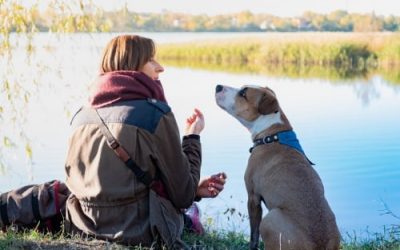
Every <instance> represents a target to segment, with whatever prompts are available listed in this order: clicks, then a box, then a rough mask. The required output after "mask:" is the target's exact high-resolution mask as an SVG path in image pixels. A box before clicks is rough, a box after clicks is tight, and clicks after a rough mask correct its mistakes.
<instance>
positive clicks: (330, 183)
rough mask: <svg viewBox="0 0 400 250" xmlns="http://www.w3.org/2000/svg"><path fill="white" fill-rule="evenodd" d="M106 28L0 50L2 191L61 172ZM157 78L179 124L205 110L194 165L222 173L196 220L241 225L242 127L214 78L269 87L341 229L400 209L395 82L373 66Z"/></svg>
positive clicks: (387, 221) (177, 72)
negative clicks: (28, 51)
mask: <svg viewBox="0 0 400 250" xmlns="http://www.w3.org/2000/svg"><path fill="white" fill-rule="evenodd" d="M153 35H154V36H155V37H157V38H155V40H156V42H160V43H162V42H171V41H178V40H179V39H178V38H179V37H177V36H176V35H175V36H173V35H171V34H167V35H163V34H153ZM112 36H113V34H106V35H105V34H101V35H91V36H82V37H80V36H79V35H73V36H70V37H69V36H64V37H61V40H58V39H57V37H56V36H55V35H52V36H47V35H46V36H45V35H39V36H38V37H36V38H35V39H37V41H36V43H37V44H38V45H39V46H38V47H37V49H36V53H35V54H34V55H33V56H32V57H30V58H27V57H26V55H25V53H24V51H23V48H22V49H18V50H16V51H15V56H14V57H13V60H12V61H5V60H3V58H2V61H0V68H1V69H2V71H1V72H0V76H1V78H2V79H3V80H4V79H7V80H8V81H9V86H6V85H4V86H3V87H2V90H1V94H0V127H1V131H0V139H1V145H2V146H1V148H0V164H1V165H0V192H2V191H7V190H9V189H12V188H16V187H18V186H21V185H26V184H32V183H41V182H45V181H48V180H51V179H61V180H63V179H64V173H63V164H64V158H65V153H66V150H67V149H66V145H67V140H68V136H69V133H70V131H69V120H70V119H71V117H72V115H73V113H74V112H75V111H76V110H77V109H78V108H79V107H80V105H81V104H82V103H83V102H84V101H85V100H86V98H87V91H88V84H89V83H90V82H91V81H92V79H93V78H94V77H95V76H96V72H97V66H98V61H99V56H100V53H101V50H102V48H103V47H104V45H105V43H106V42H107V41H108V40H109V39H110V38H111V37H112ZM149 36H150V37H152V35H151V34H150V35H149ZM189 39H191V38H190V37H189V36H186V37H185V38H184V39H183V40H189ZM55 46H58V47H55ZM10 65H11V66H12V67H8V66H10ZM12 69H14V71H11V70H12ZM161 80H162V82H163V84H164V88H165V93H166V96H167V100H168V102H169V104H170V105H171V107H172V109H173V112H174V113H175V116H176V118H177V121H178V125H179V126H180V128H181V129H182V128H183V121H184V119H185V117H186V116H187V115H189V114H190V113H191V111H192V109H193V108H194V107H198V108H200V109H201V110H202V111H203V112H204V114H205V117H206V129H205V130H204V132H203V134H202V143H203V154H204V156H203V167H202V174H203V175H208V174H213V173H216V172H218V171H225V172H226V173H227V174H228V183H227V184H226V188H225V190H224V192H223V193H222V194H221V195H220V196H219V197H218V198H216V199H211V200H206V199H204V200H203V201H202V202H201V203H200V207H201V209H202V214H203V219H204V220H206V219H207V218H209V219H208V220H207V222H208V223H209V224H210V225H211V226H212V227H223V228H225V229H228V230H231V229H233V230H237V231H245V232H248V230H249V226H248V220H247V208H246V206H247V205H246V202H247V198H246V191H245V186H244V181H243V175H244V171H245V166H246V164H247V158H248V156H249V153H248V149H249V147H250V146H251V140H250V135H249V133H248V131H246V129H245V128H244V127H242V126H241V125H240V124H239V123H238V122H237V121H236V120H234V119H233V118H232V117H230V116H229V115H228V114H226V113H225V112H224V111H223V110H221V109H220V108H218V107H217V105H216V104H215V101H214V91H215V85H216V84H225V85H232V86H236V87H239V86H241V85H243V84H252V85H263V86H265V85H268V86H269V87H271V88H272V89H274V91H275V92H276V94H277V96H278V98H279V101H280V103H281V106H282V108H283V110H284V112H285V113H286V115H287V116H288V118H289V120H290V121H291V123H292V125H293V127H294V129H295V131H296V133H297V135H298V137H299V139H300V142H301V144H302V146H303V148H304V150H305V152H306V154H307V155H308V157H309V158H310V159H311V160H312V161H313V162H314V163H316V166H315V169H316V170H317V171H318V173H319V174H320V176H321V178H322V181H323V183H324V185H325V192H326V196H327V199H328V201H329V202H330V204H331V207H332V209H333V211H334V212H335V214H336V217H337V220H338V224H339V227H340V229H341V231H342V232H346V231H357V232H358V233H362V232H365V230H366V229H367V227H369V230H370V231H382V229H383V226H384V225H391V224H399V223H400V222H399V221H398V220H396V219H395V218H393V217H392V216H390V215H382V214H383V213H384V211H383V210H384V208H385V204H386V205H387V206H388V207H389V208H390V209H391V210H392V211H393V212H394V213H396V214H397V215H400V182H399V181H398V180H399V179H400V163H399V160H400V133H399V132H398V129H399V125H400V116H399V115H398V109H399V107H400V86H399V85H394V84H391V83H389V82H386V81H384V80H383V79H382V77H380V76H379V75H376V76H373V77H371V78H369V79H363V80H352V81H349V80H341V81H335V82H332V81H328V80H321V79H307V80H304V79H299V78H289V77H279V78H277V77H275V78H273V77H268V76H263V75H257V74H250V73H249V74H244V73H241V74H234V73H227V72H211V71H206V70H194V69H190V68H185V67H183V68H175V67H166V71H165V73H163V75H162V76H161ZM15 82H18V84H13V83H15Z"/></svg>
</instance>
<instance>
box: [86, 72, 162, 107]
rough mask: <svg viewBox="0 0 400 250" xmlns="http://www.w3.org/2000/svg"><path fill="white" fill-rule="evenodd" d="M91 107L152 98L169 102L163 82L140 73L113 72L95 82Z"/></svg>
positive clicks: (102, 75)
mask: <svg viewBox="0 0 400 250" xmlns="http://www.w3.org/2000/svg"><path fill="white" fill-rule="evenodd" d="M91 93H92V94H91V96H90V98H89V103H90V106H92V107H93V108H101V107H105V106H109V105H112V104H115V103H117V102H121V101H127V100H140V99H147V98H152V99H156V100H159V101H162V102H167V101H166V99H165V96H164V90H163V87H162V85H161V82H160V81H158V80H153V79H151V78H150V77H148V76H147V75H146V74H144V73H142V72H138V71H112V72H107V73H103V74H101V75H99V76H98V77H97V79H96V80H95V82H94V84H93V86H92V91H91Z"/></svg>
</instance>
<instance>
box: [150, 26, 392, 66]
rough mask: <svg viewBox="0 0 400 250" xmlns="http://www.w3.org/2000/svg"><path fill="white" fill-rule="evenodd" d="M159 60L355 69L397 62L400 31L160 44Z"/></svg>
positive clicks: (275, 35) (294, 34)
mask: <svg viewBox="0 0 400 250" xmlns="http://www.w3.org/2000/svg"><path fill="white" fill-rule="evenodd" d="M157 57H158V58H159V59H161V60H179V61H197V62H207V63H214V64H232V63H234V64H275V65H276V64H292V65H301V66H307V65H317V66H335V67H349V68H355V69H364V68H376V67H380V66H382V67H388V66H390V67H393V66H399V65H400V34H395V33H290V34H286V33H283V34H282V33H278V34H272V35H271V34H266V36H265V38H260V37H249V38H246V39H229V40H209V41H203V42H191V43H180V44H162V45H160V46H159V48H158V53H157Z"/></svg>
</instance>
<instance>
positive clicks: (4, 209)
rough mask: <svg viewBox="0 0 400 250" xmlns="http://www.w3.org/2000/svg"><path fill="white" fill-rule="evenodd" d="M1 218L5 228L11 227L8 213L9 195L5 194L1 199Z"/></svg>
mask: <svg viewBox="0 0 400 250" xmlns="http://www.w3.org/2000/svg"><path fill="white" fill-rule="evenodd" d="M0 216H1V221H2V222H3V225H4V226H8V225H10V221H9V220H8V211H7V193H4V194H3V195H1V197H0Z"/></svg>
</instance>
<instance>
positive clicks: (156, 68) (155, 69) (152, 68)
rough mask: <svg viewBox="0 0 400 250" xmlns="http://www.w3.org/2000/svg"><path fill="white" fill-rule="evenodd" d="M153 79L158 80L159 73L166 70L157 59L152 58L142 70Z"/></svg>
mask: <svg viewBox="0 0 400 250" xmlns="http://www.w3.org/2000/svg"><path fill="white" fill-rule="evenodd" d="M140 72H143V73H145V74H146V75H147V76H149V77H150V78H151V79H153V80H158V75H159V74H160V73H162V72H164V68H163V67H162V66H161V64H159V63H158V62H157V61H156V60H154V59H151V60H150V61H148V62H147V63H146V64H145V65H143V68H142V69H141V70H140Z"/></svg>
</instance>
